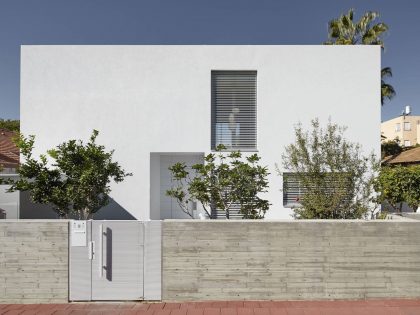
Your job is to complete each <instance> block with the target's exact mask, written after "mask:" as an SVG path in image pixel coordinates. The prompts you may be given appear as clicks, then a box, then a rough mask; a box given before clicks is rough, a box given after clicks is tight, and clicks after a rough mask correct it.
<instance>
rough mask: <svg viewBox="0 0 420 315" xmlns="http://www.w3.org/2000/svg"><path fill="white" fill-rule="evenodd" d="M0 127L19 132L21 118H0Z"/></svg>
mask: <svg viewBox="0 0 420 315" xmlns="http://www.w3.org/2000/svg"><path fill="white" fill-rule="evenodd" d="M0 129H6V130H10V131H15V132H19V130H20V120H12V119H7V120H5V119H2V118H0Z"/></svg>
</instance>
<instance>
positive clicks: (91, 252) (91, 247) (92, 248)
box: [88, 241, 95, 260]
mask: <svg viewBox="0 0 420 315" xmlns="http://www.w3.org/2000/svg"><path fill="white" fill-rule="evenodd" d="M94 253H95V242H94V241H91V242H89V243H88V256H89V259H90V260H92V259H93V255H94Z"/></svg>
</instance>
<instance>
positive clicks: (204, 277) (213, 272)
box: [162, 220, 420, 301]
mask: <svg viewBox="0 0 420 315" xmlns="http://www.w3.org/2000/svg"><path fill="white" fill-rule="evenodd" d="M162 233H163V235H162V237H163V240H162V241H163V248H162V255H163V257H162V259H163V261H162V264H163V266H162V271H163V274H162V283H163V292H162V294H163V296H162V298H163V299H164V300H167V301H171V300H180V301H182V300H232V299H237V300H244V299H246V300H286V299H292V300H299V299H363V298H396V297H399V298H418V297H420V221H414V220H413V221H398V222H392V221H292V222H290V221H287V222H284V221H192V220H167V221H164V222H163V227H162Z"/></svg>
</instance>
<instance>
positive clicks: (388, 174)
mask: <svg viewBox="0 0 420 315" xmlns="http://www.w3.org/2000/svg"><path fill="white" fill-rule="evenodd" d="M374 187H375V190H376V192H377V199H376V200H377V202H379V203H387V204H389V205H390V206H391V207H392V208H393V210H394V211H397V212H401V210H402V206H403V203H404V202H406V203H407V205H408V206H409V207H410V208H412V209H414V211H416V210H417V208H418V206H419V205H420V165H411V166H399V165H398V166H393V167H390V166H384V167H382V168H381V171H380V173H379V176H378V177H377V178H376V179H375V182H374Z"/></svg>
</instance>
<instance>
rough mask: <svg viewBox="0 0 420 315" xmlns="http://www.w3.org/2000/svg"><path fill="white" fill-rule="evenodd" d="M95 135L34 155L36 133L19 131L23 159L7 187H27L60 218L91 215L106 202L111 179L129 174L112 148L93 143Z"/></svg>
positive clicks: (39, 201)
mask: <svg viewBox="0 0 420 315" xmlns="http://www.w3.org/2000/svg"><path fill="white" fill-rule="evenodd" d="M97 136H98V131H96V130H94V131H93V133H92V135H91V137H90V140H89V142H87V143H86V144H85V143H83V142H82V141H76V140H70V141H67V142H64V143H62V144H60V145H58V146H57V147H56V148H54V149H52V150H49V151H47V154H43V155H41V156H40V157H39V159H36V158H34V157H33V154H32V152H33V147H34V142H35V137H34V136H29V137H28V138H26V137H24V136H23V135H20V137H19V139H18V140H17V146H18V147H19V149H20V152H21V155H22V157H23V158H24V159H23V160H24V163H22V164H21V165H20V167H19V169H18V174H19V179H18V180H17V181H15V182H13V183H12V186H11V188H10V191H11V192H12V191H16V190H19V191H29V193H30V196H31V199H32V201H33V202H35V203H41V204H50V205H52V207H53V209H54V211H55V212H56V213H57V214H58V215H59V216H60V217H62V218H67V217H69V216H70V215H75V216H77V217H78V218H79V219H89V218H91V217H92V215H93V214H94V213H96V212H97V211H98V210H99V209H101V208H102V207H103V206H105V205H107V204H108V203H109V197H108V195H109V193H110V192H111V188H110V186H109V183H110V182H111V180H113V181H115V182H121V181H123V180H124V178H125V177H126V176H130V175H131V174H130V173H127V172H125V171H124V170H123V169H122V168H121V166H120V165H119V164H118V163H117V162H114V161H113V160H112V156H113V151H109V152H108V151H106V150H105V147H104V146H102V145H99V144H97V143H96V138H97ZM50 165H51V166H50Z"/></svg>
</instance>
